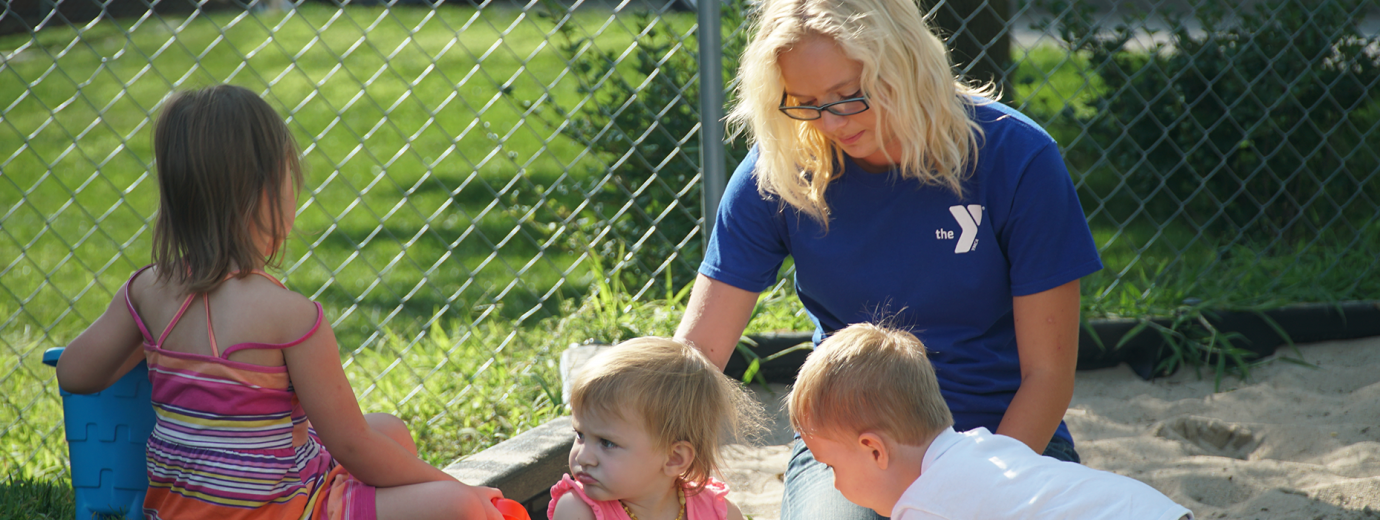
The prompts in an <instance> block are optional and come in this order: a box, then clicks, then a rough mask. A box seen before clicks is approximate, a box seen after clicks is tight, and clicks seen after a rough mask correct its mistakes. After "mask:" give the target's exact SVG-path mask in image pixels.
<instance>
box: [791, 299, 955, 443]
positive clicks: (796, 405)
mask: <svg viewBox="0 0 1380 520" xmlns="http://www.w3.org/2000/svg"><path fill="white" fill-rule="evenodd" d="M788 399H789V401H788V405H787V406H788V407H789V410H790V413H791V427H793V428H795V430H796V431H798V432H800V433H802V434H809V435H822V436H825V437H830V438H834V437H840V436H843V437H847V436H853V435H857V434H859V433H862V432H867V431H872V432H879V433H884V434H886V435H887V436H889V437H891V438H892V439H894V440H895V441H896V442H899V443H901V444H905V445H913V446H918V445H921V444H924V443H925V442H927V441H929V440H930V439H931V438H933V437H934V435H935V434H936V433H938V432H939V431H940V430H943V429H944V428H947V427H949V426H951V425H953V423H954V419H953V415H952V414H950V413H949V407H948V405H947V404H945V403H944V397H943V396H942V395H940V393H939V381H938V380H936V379H935V376H934V367H933V366H931V365H930V360H929V359H928V358H926V357H925V346H924V345H923V344H921V343H920V340H919V339H916V337H915V336H914V335H912V334H911V333H909V332H906V331H903V330H897V329H889V328H884V327H880V326H877V325H873V324H871V323H859V324H855V325H849V326H848V327H847V328H844V329H843V330H840V331H838V332H836V333H834V335H832V336H830V337H829V339H826V340H824V343H821V344H820V345H819V347H818V348H817V349H815V351H814V352H813V353H811V354H810V357H809V358H808V359H806V360H805V365H804V366H803V367H801V368H800V375H798V376H796V380H795V387H794V388H792V389H791V394H790V397H789V398H788Z"/></svg>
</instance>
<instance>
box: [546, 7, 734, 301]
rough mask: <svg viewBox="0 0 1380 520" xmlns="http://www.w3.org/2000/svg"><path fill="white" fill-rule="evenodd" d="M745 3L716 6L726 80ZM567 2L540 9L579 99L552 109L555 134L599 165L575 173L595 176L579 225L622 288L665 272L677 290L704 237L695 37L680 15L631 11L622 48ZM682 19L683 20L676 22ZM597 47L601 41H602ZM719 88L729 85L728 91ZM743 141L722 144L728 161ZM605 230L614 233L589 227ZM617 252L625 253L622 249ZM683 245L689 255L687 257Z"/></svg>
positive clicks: (692, 267)
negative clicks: (579, 20) (623, 282)
mask: <svg viewBox="0 0 1380 520" xmlns="http://www.w3.org/2000/svg"><path fill="white" fill-rule="evenodd" d="M744 9H745V4H744V3H743V1H742V0H733V1H732V2H730V3H727V4H725V5H724V6H723V10H722V11H723V27H724V28H725V30H724V33H725V35H727V37H726V38H725V42H724V49H723V56H724V71H725V74H724V77H725V78H726V79H731V78H733V77H734V76H736V69H737V59H738V56H739V54H741V52H742V48H743V45H744V44H745V42H746V39H747V36H748V34H747V31H745V30H739V31H737V32H733V31H732V29H733V28H736V27H739V26H741V25H742V24H743V13H744ZM565 13H566V8H565V7H564V6H559V5H554V6H551V8H550V9H548V10H547V12H546V17H547V18H548V19H549V20H551V21H552V23H553V25H554V26H555V30H556V33H557V34H558V35H559V38H557V39H555V40H556V48H557V51H558V52H559V53H560V54H561V55H562V57H563V58H564V59H565V60H566V61H568V62H569V63H570V64H571V67H570V70H571V72H572V74H573V75H574V77H575V78H576V79H577V81H578V82H579V83H578V84H579V87H578V92H579V93H580V94H581V95H584V96H587V98H586V99H585V101H583V102H582V103H580V104H578V105H577V106H575V107H573V108H564V107H562V108H558V109H557V110H558V111H559V113H560V116H561V121H560V123H559V124H561V125H562V127H561V131H562V133H563V134H564V135H566V136H567V137H569V138H571V139H574V140H576V141H578V142H580V143H582V144H584V145H586V146H587V147H588V148H589V151H590V153H591V154H593V155H594V156H595V157H596V158H597V159H598V160H597V162H598V163H600V164H601V165H603V167H605V168H606V170H605V171H597V172H589V173H587V174H583V175H577V176H578V177H586V178H593V179H600V181H599V182H597V183H595V185H594V186H591V187H590V188H591V191H590V200H589V204H588V205H587V206H586V208H585V210H584V212H583V215H582V216H583V217H584V220H583V221H582V223H581V225H580V227H581V228H583V229H585V230H586V231H587V233H586V234H585V235H586V236H595V237H596V240H597V242H596V243H595V244H592V245H594V246H595V247H597V248H598V250H597V251H595V252H594V253H595V254H598V255H600V256H603V257H604V258H609V259H614V258H617V259H618V262H619V265H618V266H614V267H618V268H619V270H620V271H621V272H622V273H623V275H624V276H625V277H627V278H628V284H629V286H630V287H639V286H647V285H648V284H649V283H651V282H652V281H653V280H657V279H660V278H661V277H663V276H665V274H664V273H666V272H667V271H668V270H669V271H670V272H671V274H672V276H673V283H674V284H675V285H676V286H680V285H683V284H685V283H686V282H688V281H690V280H691V279H693V278H694V273H695V271H696V268H697V267H698V264H697V263H694V259H697V258H699V254H700V251H701V250H702V249H701V248H702V243H703V237H704V236H705V235H706V234H707V230H701V231H700V232H698V233H696V232H695V229H696V226H698V225H699V220H700V215H701V213H702V211H701V208H702V202H701V196H700V190H701V183H700V182H698V181H697V176H698V175H699V174H700V172H701V168H700V163H699V161H700V132H699V127H698V125H699V121H700V116H699V62H698V57H697V53H698V48H699V47H698V42H697V40H696V39H695V38H693V37H690V36H685V35H683V34H682V32H683V31H682V30H678V29H677V27H676V26H677V25H678V24H677V23H676V22H677V20H678V19H680V18H684V19H686V20H685V21H688V19H689V17H688V16H686V15H655V14H652V13H648V12H639V13H635V14H633V15H632V16H629V17H627V18H626V20H630V21H631V23H630V24H629V25H631V26H632V27H633V28H634V29H635V30H636V31H638V34H637V35H636V36H634V37H633V41H632V42H631V44H630V45H631V46H630V48H631V50H632V52H627V50H628V49H627V48H623V47H621V46H620V47H619V48H610V47H609V45H610V44H609V40H608V39H607V38H601V39H600V40H599V41H598V42H596V41H595V37H594V36H589V35H582V34H581V32H580V30H579V29H578V28H576V27H575V26H574V25H572V24H569V23H565V21H566V18H565ZM680 25H687V26H688V24H680ZM601 45H602V46H601ZM726 88H727V87H726ZM746 153H747V150H746V147H745V146H744V144H743V143H742V142H741V140H737V141H735V142H733V143H730V144H729V150H728V159H729V166H730V168H731V167H732V165H733V164H736V163H737V162H738V161H739V160H741V159H742V157H743V156H744V155H746ZM605 227H607V228H608V229H609V230H611V236H612V237H614V238H612V239H609V238H603V239H599V237H603V236H606V235H602V234H600V233H599V232H598V231H597V230H599V229H602V228H605ZM620 248H621V249H623V250H626V251H627V252H626V253H624V254H620ZM681 251H686V252H689V255H688V256H683V255H681V253H680V252H681Z"/></svg>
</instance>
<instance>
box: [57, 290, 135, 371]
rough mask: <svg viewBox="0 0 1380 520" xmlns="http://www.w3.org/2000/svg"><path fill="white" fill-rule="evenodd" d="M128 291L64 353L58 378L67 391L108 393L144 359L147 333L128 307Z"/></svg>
mask: <svg viewBox="0 0 1380 520" xmlns="http://www.w3.org/2000/svg"><path fill="white" fill-rule="evenodd" d="M127 288H128V286H127V285H122V286H120V290H118V291H116V292H115V298H114V299H113V300H111V301H110V305H109V306H107V307H106V309H105V312H104V313H102V314H101V316H100V317H99V318H96V322H95V323H92V324H91V326H90V327H87V328H86V330H85V331H83V332H82V333H81V335H80V336H77V339H75V340H72V343H70V344H68V345H67V348H66V349H64V350H63V351H62V357H61V358H58V366H57V379H58V386H59V387H61V388H62V389H63V390H66V391H68V392H71V393H74V394H91V393H96V392H99V391H101V390H105V389H106V388H109V387H110V385H113V384H115V382H116V381H119V380H120V378H121V377H124V375H125V374H126V373H128V372H129V371H130V369H132V368H134V366H135V365H138V364H139V362H140V361H143V360H144V351H143V349H141V348H139V347H140V346H141V345H142V344H143V341H144V337H143V334H141V333H140V332H139V326H138V325H137V324H135V323H134V317H133V316H130V315H129V309H128V308H127V307H126V306H125V291H126V290H127Z"/></svg>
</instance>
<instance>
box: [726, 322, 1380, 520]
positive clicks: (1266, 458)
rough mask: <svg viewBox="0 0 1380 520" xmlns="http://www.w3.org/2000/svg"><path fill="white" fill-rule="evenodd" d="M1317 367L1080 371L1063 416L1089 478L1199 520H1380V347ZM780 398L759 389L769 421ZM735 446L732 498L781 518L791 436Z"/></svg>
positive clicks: (1334, 356) (1312, 350) (778, 422)
mask: <svg viewBox="0 0 1380 520" xmlns="http://www.w3.org/2000/svg"><path fill="white" fill-rule="evenodd" d="M1299 353H1301V354H1302V355H1303V359H1304V360H1306V361H1307V362H1309V363H1312V364H1313V365H1315V366H1316V367H1317V368H1309V367H1304V366H1299V365H1297V364H1293V363H1287V362H1283V361H1279V360H1278V358H1279V357H1280V356H1282V355H1286V354H1287V355H1290V356H1292V353H1291V352H1290V351H1289V350H1288V349H1287V348H1283V349H1281V354H1280V355H1277V356H1276V357H1275V358H1272V359H1271V360H1268V361H1266V362H1265V363H1264V364H1263V365H1261V366H1259V367H1256V368H1255V369H1254V370H1252V372H1251V378H1250V379H1249V380H1247V381H1241V380H1238V379H1234V378H1227V379H1224V380H1223V382H1222V391H1221V392H1215V391H1214V389H1213V381H1212V378H1211V374H1210V373H1209V372H1206V371H1205V372H1204V374H1203V375H1204V377H1203V378H1202V379H1199V378H1198V376H1197V375H1195V373H1194V371H1192V370H1183V371H1180V372H1179V373H1178V374H1175V375H1174V376H1171V377H1167V378H1162V379H1157V380H1155V381H1151V382H1146V381H1142V380H1141V379H1140V378H1139V377H1137V376H1136V375H1135V374H1133V373H1132V372H1131V370H1130V369H1129V368H1127V367H1125V366H1120V367H1115V368H1108V369H1102V370H1094V371H1084V372H1079V373H1078V376H1077V384H1076V388H1075V390H1074V396H1073V403H1072V404H1071V405H1070V406H1069V411H1068V413H1067V414H1065V415H1064V420H1065V421H1066V422H1067V423H1068V426H1069V429H1070V430H1071V431H1072V432H1073V435H1074V440H1075V441H1076V443H1077V446H1078V453H1079V454H1080V455H1081V456H1082V458H1083V463H1084V464H1085V465H1087V466H1089V467H1092V468H1097V469H1101V470H1107V471H1112V472H1115V473H1119V474H1122V475H1126V476H1130V477H1133V478H1136V479H1139V480H1141V481H1142V482H1145V483H1147V484H1150V485H1151V486H1154V487H1155V488H1156V489H1159V490H1160V491H1162V492H1164V493H1165V494H1166V495H1169V497H1170V498H1172V499H1174V500H1175V501H1177V502H1179V503H1180V504H1183V505H1184V506H1187V507H1188V508H1189V509H1192V510H1193V512H1194V514H1195V515H1197V517H1198V518H1200V519H1214V518H1233V519H1237V518H1239V519H1267V518H1270V519H1274V518H1278V519H1302V520H1333V519H1361V518H1376V519H1380V338H1367V339H1362V340H1352V341H1341V342H1326V343H1315V344H1311V345H1301V346H1300V347H1299ZM783 390H784V389H783V388H782V387H776V388H774V389H773V391H774V393H775V395H772V393H769V392H765V391H759V396H760V398H761V399H762V400H764V401H766V402H767V405H766V406H767V408H768V411H776V410H778V409H779V406H778V405H777V404H776V401H775V400H776V398H777V396H779V395H780V392H782V391H783ZM773 419H774V421H775V422H774V424H773V425H772V426H773V428H772V432H771V433H770V434H769V435H768V437H767V439H766V443H767V444H768V445H767V446H761V447H748V446H736V445H735V446H729V447H728V453H727V454H726V457H725V459H726V461H727V463H728V465H729V467H728V468H727V470H726V471H725V477H727V478H728V480H729V483H730V485H731V486H732V487H733V489H734V490H733V492H732V494H730V499H731V500H733V501H734V503H736V504H738V506H739V507H740V508H741V509H742V510H743V512H744V514H747V515H750V516H751V517H752V518H754V519H756V520H774V519H776V518H778V516H779V508H780V502H781V490H782V485H781V473H782V472H783V471H784V470H785V467H786V462H787V460H788V459H789V457H790V446H789V441H790V427H789V424H788V423H786V422H784V418H783V417H781V416H780V415H777V416H775V417H774V418H773Z"/></svg>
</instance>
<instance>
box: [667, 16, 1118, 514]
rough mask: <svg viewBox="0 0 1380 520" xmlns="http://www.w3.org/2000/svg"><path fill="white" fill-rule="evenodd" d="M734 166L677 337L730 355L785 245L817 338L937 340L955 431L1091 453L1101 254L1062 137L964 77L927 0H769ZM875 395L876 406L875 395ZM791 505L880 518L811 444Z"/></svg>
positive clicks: (932, 343)
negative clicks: (1092, 286)
mask: <svg viewBox="0 0 1380 520" xmlns="http://www.w3.org/2000/svg"><path fill="white" fill-rule="evenodd" d="M755 25H756V27H755V29H756V33H755V36H754V37H753V39H752V41H751V42H750V43H749V45H748V47H747V48H746V50H745V51H744V52H743V57H742V61H741V68H740V70H739V74H740V76H741V82H740V87H739V90H738V103H737V105H736V106H735V107H734V108H733V110H732V111H731V113H730V115H729V122H730V124H731V125H733V126H734V127H735V131H743V130H747V131H748V132H749V138H750V140H751V142H752V143H753V144H754V147H753V150H752V151H751V152H750V153H749V154H748V156H747V157H746V158H745V159H744V160H743V162H742V164H740V165H739V167H738V170H737V172H735V174H734V176H733V178H732V179H730V181H729V185H728V189H727V192H726V193H725V195H724V199H723V203H722V205H721V206H720V208H719V214H718V219H717V221H716V225H715V228H714V230H713V234H712V235H711V237H710V241H709V245H708V248H707V250H706V255H705V259H704V262H703V263H702V264H701V266H700V270H699V271H700V274H699V277H698V279H697V280H696V282H695V287H694V289H693V291H692V293H691V298H690V302H689V308H688V309H687V312H686V315H685V317H684V318H683V319H682V321H681V324H680V327H679V329H678V330H677V333H676V335H677V337H680V338H683V339H686V340H688V341H690V342H691V343H692V344H694V345H696V346H697V348H700V349H701V350H702V351H703V352H705V354H706V355H707V356H708V357H709V358H710V359H711V360H713V361H714V362H715V363H717V364H718V365H719V366H720V367H723V366H724V365H725V364H726V363H727V361H728V357H729V354H731V353H732V351H733V348H734V345H735V344H736V343H737V341H738V338H739V337H740V335H741V334H742V331H743V330H744V328H745V327H746V326H747V321H748V319H749V318H750V316H751V314H752V308H753V306H754V304H755V303H756V299H757V294H758V293H760V292H761V291H763V290H765V289H767V288H768V287H770V286H771V285H772V284H773V283H775V282H776V279H777V276H778V272H779V270H780V268H781V266H782V264H783V262H784V260H785V258H786V257H787V256H790V257H792V258H793V260H794V265H795V285H796V292H797V294H798V295H799V297H800V300H801V302H802V303H803V304H804V306H805V309H806V311H807V312H808V313H809V315H810V317H811V319H812V321H814V322H815V324H816V326H817V328H816V331H815V342H816V344H818V343H819V342H820V341H821V340H822V339H823V338H824V337H825V336H827V335H828V334H830V333H832V332H833V331H836V330H839V329H842V328H844V327H846V326H847V325H849V324H852V323H859V322H867V321H875V320H877V319H886V320H887V321H888V323H889V324H891V325H892V326H895V327H898V328H902V329H905V330H907V331H910V332H911V333H913V334H915V335H916V336H918V337H919V338H920V339H921V340H922V341H923V342H924V343H925V344H926V345H929V347H930V352H931V361H932V362H933V364H934V366H935V369H936V373H937V375H938V378H939V383H940V389H941V392H942V393H943V395H944V398H945V401H946V402H947V403H948V405H949V407H950V408H951V409H952V411H953V415H954V421H955V426H956V428H957V429H958V430H968V429H972V428H977V427H986V428H987V429H989V430H991V431H994V432H997V433H999V434H1002V435H1006V436H1009V437H1013V438H1015V439H1018V440H1020V441H1022V442H1024V443H1025V444H1026V445H1028V446H1030V448H1031V449H1033V450H1034V451H1036V452H1037V453H1044V454H1045V455H1049V456H1052V457H1055V458H1059V459H1061V460H1071V461H1075V462H1076V461H1077V460H1078V456H1077V453H1076V452H1075V451H1074V449H1073V440H1072V438H1071V437H1070V435H1069V433H1068V428H1067V427H1065V426H1064V424H1063V422H1062V419H1063V415H1064V412H1065V410H1066V409H1067V408H1068V403H1069V399H1070V398H1071V397H1072V395H1073V374H1074V367H1075V364H1076V360H1077V338H1078V310H1079V284H1078V280H1079V278H1081V277H1083V276H1085V275H1087V274H1090V273H1092V272H1094V271H1097V270H1098V269H1101V268H1102V263H1101V260H1100V259H1099V258H1098V254H1097V248H1096V246H1095V244H1094V243H1093V239H1092V234H1091V233H1090V232H1089V229H1088V225H1087V222H1086V220H1085V219H1084V217H1083V213H1082V209H1081V207H1080V206H1079V203H1078V198H1077V195H1076V193H1075V190H1074V186H1073V182H1072V181H1071V179H1070V178H1069V174H1068V171H1067V170H1066V169H1065V167H1064V163H1063V160H1062V158H1061V157H1060V155H1059V150H1058V147H1057V144H1056V143H1055V142H1054V140H1053V139H1051V138H1050V137H1049V135H1048V134H1047V133H1045V131H1044V130H1043V129H1041V128H1040V127H1039V126H1038V125H1036V124H1035V123H1034V122H1032V121H1031V120H1030V119H1028V118H1026V117H1025V116H1023V115H1021V114H1020V113H1018V112H1016V111H1015V110H1013V109H1011V108H1008V107H1006V106H1003V105H1002V104H1000V103H999V102H997V101H995V100H993V99H992V88H991V87H990V86H972V85H971V84H969V83H966V82H965V81H963V80H962V78H955V77H954V75H953V73H952V64H951V62H950V60H949V55H948V51H947V50H946V49H945V47H944V43H943V42H942V41H941V40H940V39H939V38H938V37H937V36H936V35H935V34H934V33H933V32H932V31H931V30H930V28H929V27H928V26H927V25H926V21H925V19H924V17H923V16H922V14H921V11H920V9H919V7H918V6H917V5H916V4H915V3H914V0H764V1H763V2H762V3H761V4H760V6H759V11H758V13H757V19H756V20H755ZM859 405H860V406H866V403H859ZM785 478H786V494H785V498H784V499H783V503H782V518H783V519H797V518H806V517H810V518H830V519H834V518H870V517H875V515H874V514H873V513H871V512H870V511H868V510H865V509H863V508H861V507H857V506H853V505H851V504H849V503H848V502H846V501H845V500H844V499H843V498H842V496H841V495H839V494H838V492H837V491H835V490H834V489H833V486H832V476H831V474H830V473H829V470H828V468H827V467H826V466H824V465H822V464H819V463H817V462H815V461H814V459H813V458H812V457H811V455H810V453H809V451H808V449H806V448H805V447H804V446H803V445H802V444H800V443H797V445H796V449H795V452H794V454H793V456H792V460H791V464H790V467H789V468H788V470H787V472H786V477H785Z"/></svg>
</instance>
